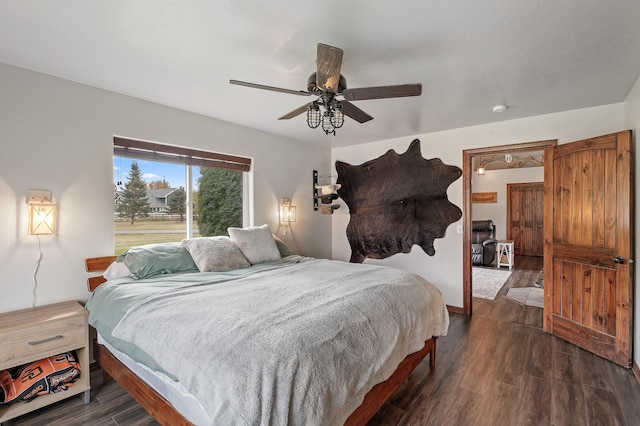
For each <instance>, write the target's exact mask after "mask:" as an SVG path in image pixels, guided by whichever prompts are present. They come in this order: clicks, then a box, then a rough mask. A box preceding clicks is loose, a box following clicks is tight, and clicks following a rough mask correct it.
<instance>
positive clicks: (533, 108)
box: [0, 0, 640, 147]
mask: <svg viewBox="0 0 640 426" xmlns="http://www.w3.org/2000/svg"><path fill="white" fill-rule="evenodd" d="M318 42H321V43H325V44H329V45H332V46H337V47H340V48H342V49H343V50H344V58H343V64H342V74H343V75H344V76H345V77H346V79H347V84H348V87H353V88H355V87H367V86H380V85H390V84H402V83H417V82H420V83H422V86H423V91H422V96H420V97H412V98H401V99H380V100H367V101H357V102H354V104H355V105H357V106H358V107H360V108H361V109H363V110H364V111H366V112H367V113H369V114H370V115H372V116H373V117H374V120H372V121H370V122H368V123H364V124H359V123H357V122H355V121H353V120H351V119H348V118H347V119H346V122H345V125H344V127H342V128H341V129H338V131H337V135H336V136H326V135H325V134H324V132H322V130H320V129H313V130H312V129H310V128H308V127H307V125H306V122H305V118H304V117H305V116H304V115H300V116H298V117H296V118H294V119H291V120H288V121H284V120H277V118H278V117H280V116H281V115H283V114H285V113H287V112H289V111H291V110H293V109H295V108H297V107H299V106H301V105H303V104H304V103H306V102H309V101H310V100H312V98H305V97H301V96H294V95H290V94H283V93H277V92H270V91H263V90H257V89H251V88H246V87H241V86H234V85H230V84H229V80H230V79H237V80H244V81H249V82H253V83H259V84H265V85H271V86H277V87H283V88H287V89H294V90H306V82H307V78H308V76H309V75H310V74H311V73H312V72H313V71H315V55H316V44H317V43H318ZM0 62H4V63H8V64H11V65H16V66H19V67H23V68H27V69H31V70H36V71H40V72H43V73H46V74H51V75H55V76H59V77H62V78H65V79H69V80H74V81H77V82H81V83H85V84H88V85H91V86H96V87H100V88H103V89H108V90H112V91H115V92H119V93H123V94H127V95H131V96H135V97H138V98H142V99H146V100H150V101H154V102H158V103H160V104H165V105H169V106H173V107H176V108H180V109H184V110H187V111H192V112H196V113H200V114H203V115H206V116H210V117H215V118H219V119H222V120H226V121H230V122H233V123H238V124H241V125H244V126H248V127H252V128H256V129H260V130H263V131H266V132H270V133H275V134H278V135H282V136H286V137H289V138H293V139H298V140H301V141H305V142H311V143H316V144H322V145H327V146H334V147H336V146H344V145H351V144H358V143H364V142H369V141H374V140H383V139H389V138H395V137H403V136H411V135H416V134H420V133H428V132H433V131H438V130H446V129H451V128H458V127H465V126H470V125H475V124H481V123H487V122H493V121H500V120H510V119H514V118H519V117H527V116H533V115H539V114H545V113H553V112H558V111H565V110H570V109H576V108H584V107H589V106H596V105H605V104H610V103H616V102H622V101H624V100H625V98H626V96H627V94H628V93H629V91H630V89H631V87H632V86H633V84H634V83H635V81H636V79H637V78H638V76H639V75H640V1H638V0H617V1H612V0H609V1H605V0H485V1H459V0H458V1H455V0H454V1H431V0H415V1H414V0H395V1H386V2H374V1H370V0H367V1H364V0H351V1H338V0H323V1H313V2H312V1H303V0H298V1H292V0H291V1H284V0H272V1H269V2H257V1H256V2H253V1H239V0H236V1H232V0H227V1H221V0H216V1H212V0H208V1H207V0H201V1H181V0H110V1H97V0H93V1H91V0H56V1H51V0H20V1H3V2H2V3H1V4H0ZM497 104H506V105H508V106H509V108H508V109H507V111H505V112H503V113H500V114H495V113H493V112H492V108H493V106H494V105H497Z"/></svg>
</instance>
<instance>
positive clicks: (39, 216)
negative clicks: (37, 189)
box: [29, 202, 57, 235]
mask: <svg viewBox="0 0 640 426" xmlns="http://www.w3.org/2000/svg"><path fill="white" fill-rule="evenodd" d="M56 213H57V206H56V205H55V204H53V203H50V202H49V203H43V202H37V203H36V202H30V203H29V235H54V234H55V233H56Z"/></svg>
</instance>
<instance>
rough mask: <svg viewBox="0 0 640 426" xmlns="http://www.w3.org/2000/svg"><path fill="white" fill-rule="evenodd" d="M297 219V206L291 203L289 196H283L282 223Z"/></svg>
mask: <svg viewBox="0 0 640 426" xmlns="http://www.w3.org/2000/svg"><path fill="white" fill-rule="evenodd" d="M295 221H296V206H292V205H291V201H289V199H288V198H283V199H282V200H281V201H280V223H281V224H282V225H288V224H289V223H291V222H295Z"/></svg>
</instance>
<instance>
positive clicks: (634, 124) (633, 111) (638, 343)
mask: <svg viewBox="0 0 640 426" xmlns="http://www.w3.org/2000/svg"><path fill="white" fill-rule="evenodd" d="M624 113H625V125H626V127H627V128H628V129H632V130H633V138H634V141H638V140H639V139H638V132H640V78H638V80H637V81H636V84H635V85H634V86H633V89H631V92H629V95H628V96H627V100H626V102H625V110H624ZM633 148H634V150H635V151H634V161H635V170H634V173H635V177H636V178H635V185H636V186H635V199H636V200H640V185H639V184H638V183H637V182H638V176H640V149H638V147H637V146H635V143H634V147H633ZM639 223H640V206H638V204H637V203H636V205H635V254H634V256H635V261H636V263H635V265H637V264H638V261H639V260H640V259H638V254H639V247H640V228H639V227H638V224H639ZM634 273H635V275H634V277H635V288H634V300H635V302H634V310H635V312H634V321H633V324H634V337H633V359H634V362H635V364H636V365H637V366H640V312H639V310H640V291H639V290H638V282H640V268H638V267H637V266H636V268H635V271H634Z"/></svg>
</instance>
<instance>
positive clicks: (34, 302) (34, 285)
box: [31, 235, 42, 308]
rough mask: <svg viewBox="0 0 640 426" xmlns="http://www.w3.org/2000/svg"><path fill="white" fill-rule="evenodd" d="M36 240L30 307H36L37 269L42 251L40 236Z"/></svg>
mask: <svg viewBox="0 0 640 426" xmlns="http://www.w3.org/2000/svg"><path fill="white" fill-rule="evenodd" d="M36 238H37V239H38V257H37V258H36V267H35V269H34V270H33V300H32V302H31V307H33V308H35V307H36V290H37V288H38V268H40V260H41V259H42V250H40V236H39V235H36Z"/></svg>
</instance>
